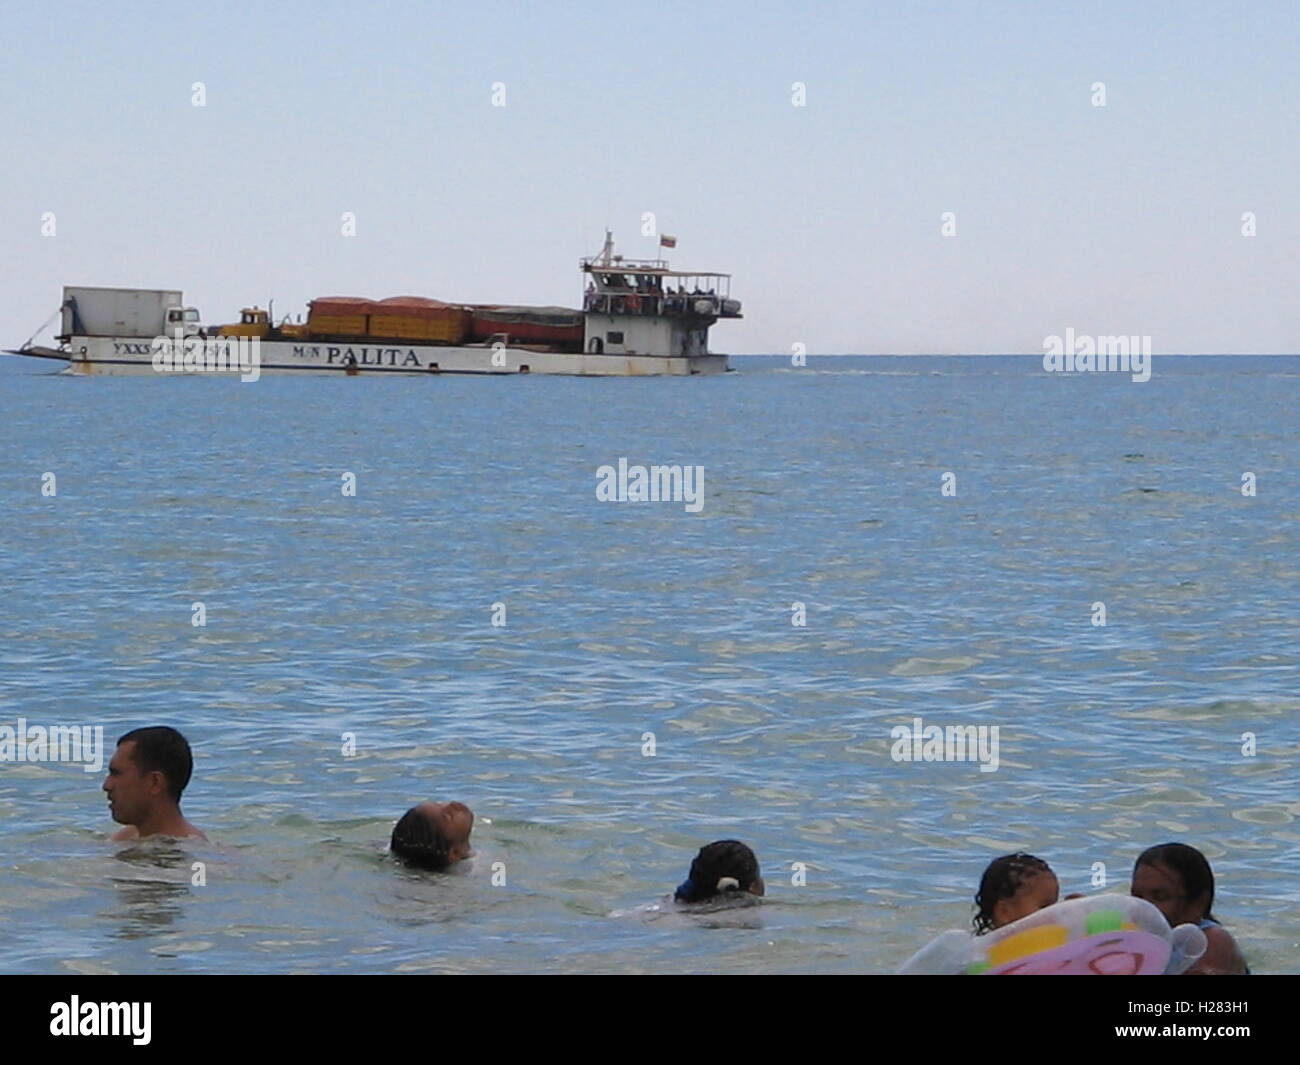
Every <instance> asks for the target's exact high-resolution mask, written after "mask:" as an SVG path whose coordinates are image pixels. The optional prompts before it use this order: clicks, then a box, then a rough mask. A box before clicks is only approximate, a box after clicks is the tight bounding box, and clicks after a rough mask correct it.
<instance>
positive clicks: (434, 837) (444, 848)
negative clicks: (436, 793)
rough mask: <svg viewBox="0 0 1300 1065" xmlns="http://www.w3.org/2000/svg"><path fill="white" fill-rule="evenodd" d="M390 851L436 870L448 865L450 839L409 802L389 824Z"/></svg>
mask: <svg viewBox="0 0 1300 1065" xmlns="http://www.w3.org/2000/svg"><path fill="white" fill-rule="evenodd" d="M389 847H390V848H391V849H392V852H393V853H394V854H395V855H397V857H399V858H401V859H402V861H404V862H406V863H407V864H408V865H413V866H415V867H416V868H418V869H429V870H431V871H433V872H435V873H440V872H442V871H443V870H444V869H446V868H447V867H448V866H449V865H451V841H450V840H449V839H447V837H446V836H444V835H443V834H442V829H441V828H440V827H439V826H438V825H437V824H435V823H434V821H433V819H432V818H430V817H429V816H428V815H427V814H426V813H425V812H424V811H423V810H421V809H420V808H419V807H418V806H412V807H411V808H410V809H409V810H407V811H406V813H404V814H402V819H401V820H400V821H398V822H397V824H395V825H394V826H393V838H392V839H391V840H390V841H389Z"/></svg>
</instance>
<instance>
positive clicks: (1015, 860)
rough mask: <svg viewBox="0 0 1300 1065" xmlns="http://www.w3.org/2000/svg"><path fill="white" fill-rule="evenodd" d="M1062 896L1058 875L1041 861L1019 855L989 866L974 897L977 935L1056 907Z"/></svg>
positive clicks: (998, 860) (994, 861) (973, 920)
mask: <svg viewBox="0 0 1300 1065" xmlns="http://www.w3.org/2000/svg"><path fill="white" fill-rule="evenodd" d="M1060 895H1061V885H1060V884H1059V883H1058V882H1057V879H1056V874H1055V873H1053V872H1052V869H1051V866H1049V865H1048V864H1047V863H1046V862H1045V861H1043V859H1042V858H1035V857H1034V856H1033V855H1032V854H1024V853H1021V852H1019V851H1018V852H1016V853H1015V854H1004V855H1003V856H1002V857H1001V858H994V859H993V861H991V862H989V864H988V868H987V869H985V870H984V875H983V876H982V877H980V887H979V891H977V892H976V893H975V916H974V918H973V919H972V922H971V923H972V924H974V926H975V934H976V935H977V936H982V935H983V934H984V933H985V932H992V931H993V930H994V929H995V928H1001V927H1002V926H1003V925H1008V924H1011V922H1012V921H1018V920H1020V918H1022V917H1028V916H1029V915H1030V914H1031V913H1036V912H1037V911H1038V910H1041V909H1045V908H1046V907H1048V906H1051V905H1053V904H1054V903H1055V902H1056V901H1057V900H1058V899H1059V898H1060Z"/></svg>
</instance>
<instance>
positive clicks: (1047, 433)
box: [0, 356, 1300, 973]
mask: <svg viewBox="0 0 1300 1065" xmlns="http://www.w3.org/2000/svg"><path fill="white" fill-rule="evenodd" d="M735 365H736V367H737V369H738V372H736V373H734V374H730V375H727V376H725V377H696V378H687V379H681V378H656V379H613V380H600V379H573V378H558V377H557V378H547V377H535V376H534V377H526V378H510V379H507V380H490V379H489V380H485V379H456V378H445V377H444V378H418V379H401V380H386V379H371V378H356V379H346V378H342V379H336V378H321V377H304V378H296V377H287V378H286V377H271V376H268V377H264V378H263V379H262V380H261V381H259V382H257V383H256V384H239V383H237V382H234V381H229V380H212V379H204V378H169V379H166V380H161V379H156V378H153V377H135V378H90V379H82V378H74V377H70V376H68V375H55V374H51V373H50V372H49V366H48V364H43V363H32V362H30V361H27V360H9V361H7V362H6V363H5V364H4V365H0V414H2V417H0V441H2V442H3V448H4V455H5V461H4V464H3V473H2V474H0V521H2V523H3V525H2V528H0V532H2V534H3V544H4V547H3V551H0V589H2V592H0V595H2V597H3V598H2V599H0V725H3V724H10V725H14V724H16V722H17V720H18V719H19V718H20V717H21V718H25V719H26V720H27V721H28V722H29V723H39V724H43V725H53V724H78V725H82V724H85V725H98V726H102V727H103V729H104V733H105V737H106V741H107V742H108V744H109V745H110V746H111V744H112V741H113V740H114V739H115V737H116V736H117V735H119V734H121V733H122V732H124V731H126V730H127V729H129V728H132V727H135V726H138V725H141V724H159V723H163V724H172V725H175V726H177V727H179V728H180V729H182V731H184V732H185V733H186V734H187V736H188V737H189V738H190V740H191V741H192V743H193V744H194V748H195V757H196V771H195V777H194V781H193V783H192V784H191V786H190V788H189V790H188V791H187V793H186V796H185V811H186V814H187V815H188V816H189V817H190V819H191V820H193V821H194V822H196V823H197V824H199V825H200V826H201V827H202V828H204V829H205V830H206V832H207V833H208V835H209V837H210V840H211V842H210V843H209V844H185V845H171V846H161V847H159V846H142V845H134V846H127V847H125V848H119V847H114V846H111V845H110V844H108V843H107V842H106V840H107V835H108V834H109V833H110V832H111V831H112V829H113V827H114V826H113V825H112V823H111V822H110V820H109V819H108V816H107V812H106V806H105V803H104V798H103V794H102V792H101V791H100V790H99V789H100V784H101V781H102V774H92V773H86V772H84V771H83V769H82V767H80V766H77V765H69V764H47V763H14V762H0V958H2V959H3V962H2V963H0V968H3V970H4V971H6V972H20V973H44V972H66V971H75V972H221V973H245V972H340V971H353V972H420V971H446V972H490V971H511V972H517V971H525V972H569V971H592V970H596V971H602V972H647V971H648V972H683V971H708V972H717V971H725V972H777V971H779V972H889V971H892V970H893V969H895V968H896V967H897V966H898V965H899V964H900V963H901V962H902V961H903V960H904V959H905V958H906V957H907V956H908V955H910V954H911V953H912V952H913V951H914V950H916V949H917V948H918V947H919V946H921V945H922V944H923V943H924V942H926V941H927V940H928V939H930V938H932V937H933V936H934V935H936V934H937V933H938V932H940V931H941V930H943V929H945V928H950V927H962V926H966V925H968V923H969V918H970V899H971V896H972V895H973V893H974V890H975V887H976V884H977V882H978V879H979V875H980V872H981V871H982V869H983V867H984V865H985V864H986V863H987V862H988V861H989V860H990V859H991V858H992V857H994V856H996V855H997V854H1000V853H1003V852H1006V851H1009V850H1015V849H1026V850H1030V851H1032V852H1033V853H1035V854H1038V855H1040V856H1042V857H1044V858H1046V859H1047V860H1048V861H1049V862H1050V863H1051V864H1052V865H1053V867H1054V868H1055V869H1056V871H1057V873H1058V875H1059V877H1060V880H1061V885H1062V891H1063V892H1066V891H1094V890H1098V887H1097V886H1096V881H1097V878H1098V877H1099V876H1100V874H1101V871H1102V867H1103V866H1104V873H1105V876H1106V878H1107V883H1108V885H1109V887H1110V888H1112V889H1117V890H1125V889H1126V888H1127V883H1128V874H1129V871H1130V867H1131V865H1132V861H1133V858H1134V856H1135V855H1136V854H1137V853H1138V852H1139V851H1140V850H1142V849H1143V848H1145V847H1146V846H1148V845H1150V844H1154V843H1159V842H1164V841H1166V840H1170V839H1179V840H1183V841H1186V842H1189V843H1192V844H1194V845H1195V846H1198V847H1200V848H1201V849H1202V850H1203V851H1205V853H1206V854H1207V855H1208V856H1209V858H1210V860H1211V862H1212V863H1213V866H1214V869H1215V872H1216V875H1217V877H1218V888H1219V891H1218V900H1217V904H1216V911H1217V912H1218V914H1219V916H1220V918H1221V919H1222V920H1223V922H1224V923H1225V925H1226V926H1227V927H1228V928H1229V929H1230V930H1231V931H1232V932H1233V933H1234V935H1235V936H1236V937H1237V939H1238V941H1239V943H1240V944H1241V946H1242V948H1243V950H1244V952H1245V954H1246V956H1247V958H1248V960H1249V961H1250V963H1251V966H1252V968H1253V969H1254V970H1255V971H1257V972H1294V971H1296V969H1297V957H1300V946H1298V944H1300V907H1298V906H1297V883H1298V879H1297V878H1298V875H1300V794H1297V787H1296V782H1297V776H1298V774H1297V765H1298V763H1300V726H1298V725H1297V711H1298V710H1300V691H1298V690H1297V683H1296V681H1297V669H1296V667H1297V662H1298V660H1300V652H1298V650H1297V648H1300V621H1298V619H1300V593H1298V592H1297V589H1298V588H1300V580H1298V579H1300V551H1298V550H1297V548H1298V547H1300V542H1298V540H1300V537H1298V534H1297V529H1298V528H1300V521H1298V519H1300V472H1298V471H1300V461H1298V460H1300V420H1297V417H1296V413H1295V412H1296V410H1297V409H1298V408H1300V402H1298V395H1297V393H1298V392H1300V358H1297V357H1294V356H1268V357H1197V358H1178V357H1164V358H1161V357H1159V356H1157V357H1156V358H1155V360H1154V368H1153V369H1154V372H1153V375H1152V378H1151V380H1150V381H1148V382H1146V383H1134V382H1132V381H1130V380H1129V378H1128V377H1127V376H1126V375H1119V374H1093V375H1060V374H1048V373H1045V372H1044V371H1043V369H1042V366H1041V361H1040V360H1039V359H1038V358H1035V357H1010V356H1009V357H924V358H922V357H890V358H886V357H879V358H877V357H870V358H868V357H863V358H813V359H810V360H809V365H808V366H807V367H804V368H795V367H792V366H790V364H789V361H788V360H782V359H775V358H772V359H767V358H740V359H736V360H735ZM621 457H625V458H626V459H627V461H628V462H629V463H634V464H635V463H640V464H645V465H650V464H655V463H659V464H664V463H681V464H688V465H699V466H702V467H703V468H704V471H705V479H704V499H705V502H704V507H703V510H702V511H701V512H700V513H698V514H696V513H690V512H688V511H687V510H686V508H685V507H684V506H683V505H682V504H681V503H610V502H601V501H599V500H598V499H597V497H596V492H595V488H596V483H597V469H598V467H600V466H602V465H604V464H617V462H618V460H619V459H620V458H621ZM1246 472H1250V473H1253V474H1254V475H1255V477H1256V483H1257V494H1256V495H1254V496H1253V497H1250V496H1244V495H1243V494H1242V491H1241V485H1242V477H1243V474H1244V473H1246ZM45 473H53V474H54V475H55V477H56V482H55V483H56V487H57V494H56V495H54V496H49V495H43V494H42V491H41V488H42V477H43V474H45ZM346 473H352V474H355V477H356V486H357V487H356V495H355V496H354V497H349V496H345V495H343V493H342V492H341V490H340V489H341V485H342V483H343V481H342V479H343V476H344V474H346ZM945 473H951V474H953V476H954V479H955V480H954V482H953V483H955V487H956V494H955V495H944V494H943V493H942V492H941V485H942V483H943V475H944V474H945ZM197 602H202V603H203V604H204V609H205V611H206V625H205V626H202V627H196V626H195V625H193V624H192V623H191V621H192V617H193V604H195V603H197ZM797 603H802V604H804V610H805V612H806V625H805V626H803V627H797V626H795V625H792V614H793V612H794V609H795V608H794V606H793V605H794V604H797ZM1095 603H1103V604H1104V605H1105V610H1106V624H1105V626H1097V625H1094V624H1093V618H1094V616H1095V610H1094V604H1095ZM494 604H503V605H504V609H505V624H504V625H503V626H494V625H493V624H492V621H493V613H494ZM498 615H499V611H498ZM918 717H919V718H921V719H923V721H924V722H925V723H926V724H939V725H951V724H955V725H977V726H978V725H986V726H998V728H999V732H1000V763H999V766H998V769H997V771H996V772H987V773H985V772H980V771H979V767H978V766H977V765H975V764H972V763H969V762H967V763H936V762H921V763H908V762H900V761H895V760H893V758H891V746H892V742H891V738H890V730H891V728H893V727H895V726H898V725H908V724H910V723H911V722H912V721H913V720H914V719H915V718H918ZM647 733H652V734H653V745H654V753H653V756H650V755H648V754H647V753H646V752H647V750H648V738H647V737H646V734H647ZM1247 733H1250V734H1252V735H1253V736H1254V743H1255V745H1256V747H1255V753H1254V754H1253V755H1252V754H1244V753H1243V745H1244V744H1245V743H1246V742H1247V741H1246V740H1244V739H1243V736H1244V735H1245V734H1247ZM345 734H350V735H351V736H352V738H353V742H354V743H355V753H353V754H346V753H344V748H345V746H346V745H347V743H348V740H347V738H346V736H345ZM452 798H455V799H460V800H462V801H464V802H467V803H468V804H470V805H471V806H472V807H473V809H474V810H475V813H476V815H477V817H478V821H477V823H476V827H475V833H474V835H475V844H476V847H477V850H478V857H477V858H476V859H475V861H474V863H473V865H472V868H470V869H468V870H463V871H462V872H460V873H458V874H456V875H446V876H437V875H430V874H418V873H412V872H409V871H405V870H402V869H399V868H397V867H396V866H395V865H394V864H393V863H392V862H391V861H390V860H389V859H388V857H387V856H386V854H385V847H386V842H387V838H388V833H389V831H390V830H391V827H392V824H393V822H394V821H395V819H396V818H397V817H398V816H399V815H400V814H401V812H402V811H403V810H404V809H406V808H407V807H408V806H409V805H411V804H413V803H415V802H417V801H419V800H422V799H452ZM732 836H734V837H738V838H740V839H743V840H746V841H747V842H749V843H750V844H751V845H752V846H753V847H754V848H755V850H756V851H757V853H758V856H759V859H760V861H761V863H762V867H763V873H764V876H765V878H766V880H767V884H768V895H767V898H766V899H765V900H764V903H763V905H762V906H761V907H760V908H759V911H758V912H760V913H761V926H760V927H752V926H751V922H746V923H745V924H744V926H743V927H704V926H698V925H694V924H691V923H690V922H680V921H655V920H646V919H644V916H638V915H637V907H640V906H642V905H643V904H646V903H651V902H654V901H656V900H657V899H659V898H661V897H662V896H663V895H664V894H665V893H667V892H668V891H670V890H671V889H672V886H673V885H675V884H676V883H678V882H679V881H680V880H681V879H683V877H684V875H685V872H686V869H687V867H688V865H689V863H690V859H691V857H692V856H693V854H694V852H695V850H696V849H697V848H698V847H699V846H700V845H702V844H703V843H705V842H707V841H709V840H711V839H716V838H721V837H732ZM195 862H200V863H202V867H203V871H204V874H205V875H204V878H203V879H205V881H206V882H205V883H195V880H196V879H198V878H197V877H196V873H195V867H194V863H195ZM494 874H495V875H494ZM613 911H620V912H619V915H617V916H610V914H611V913H612V912H613Z"/></svg>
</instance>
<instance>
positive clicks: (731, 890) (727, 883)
mask: <svg viewBox="0 0 1300 1065" xmlns="http://www.w3.org/2000/svg"><path fill="white" fill-rule="evenodd" d="M746 894H748V895H762V894H763V878H762V876H761V875H760V874H759V869H758V859H757V858H756V857H755V856H754V852H753V851H752V850H750V849H749V848H748V847H747V846H745V844H743V843H741V842H740V840H737V839H720V840H718V841H716V842H714V843H710V844H708V845H707V846H704V847H701V848H700V853H699V854H697V855H696V856H695V860H694V861H693V862H691V871H690V874H689V875H688V876H687V877H686V879H685V880H684V881H683V882H682V883H681V884H679V885H678V887H677V891H676V892H675V893H674V894H673V898H674V899H675V900H676V901H677V902H682V903H697V902H718V901H722V900H726V899H728V898H737V899H738V898H740V897H741V896H743V895H746Z"/></svg>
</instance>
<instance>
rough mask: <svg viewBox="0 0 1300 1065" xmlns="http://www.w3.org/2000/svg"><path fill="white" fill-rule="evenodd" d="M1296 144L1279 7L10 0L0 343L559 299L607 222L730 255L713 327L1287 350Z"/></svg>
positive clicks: (971, 340)
mask: <svg viewBox="0 0 1300 1065" xmlns="http://www.w3.org/2000/svg"><path fill="white" fill-rule="evenodd" d="M196 83H202V88H201V90H200V89H196ZM1097 83H1101V84H1102V85H1103V86H1104V106H1097V101H1098V99H1100V97H1099V95H1098V91H1097V89H1096V88H1095V87H1094V86H1096V84H1097ZM799 86H802V87H803V88H802V96H800V89H799ZM200 94H201V96H200ZM200 98H201V101H202V104H203V106H195V101H196V99H200ZM500 104H504V106H499V105H500ZM1298 133H1300V3H1296V2H1295V0H1290V2H1281V3H1267V2H1259V3H1254V2H1249V0H1245V2H1242V0H1238V2H1235V3H1207V2H1196V0H1187V2H1178V3H1162V2H1142V3H1136V4H1135V3H1132V2H1128V3H1107V2H1093V3H1051V2H1047V0H1039V2H1033V0H1029V2H1024V3H998V2H986V3H959V2H944V3H924V2H909V3H904V2H901V0H900V2H892V3H866V2H859V3H842V4H841V3H830V2H827V3H794V2H791V3H765V2H761V0H760V2H754V0H751V2H745V3H735V4H733V3H708V2H705V0H696V2H687V3H677V2H672V0H656V2H655V3H653V4H641V5H621V4H612V3H604V4H588V3H581V2H575V0H565V2H562V3H527V4H526V3H466V4H455V5H449V4H436V3H392V4H385V3H366V4H361V3H337V2H336V3H329V2H326V3H311V4H296V3H282V4H276V3H266V4H251V3H249V4H243V3H235V4H226V5H216V4H204V5H200V6H190V5H184V4H179V3H169V4H131V3H114V4H111V5H108V4H102V3H93V4H92V3H67V4H59V3H41V4H24V3H12V2H11V3H7V4H6V5H5V9H4V17H3V33H2V34H0V146H2V149H3V157H4V166H3V167H0V271H2V277H0V280H2V281H3V287H2V288H0V292H2V293H3V295H2V296H0V344H2V345H3V346H5V347H11V346H16V345H17V344H19V343H21V342H22V341H24V340H26V339H27V337H28V336H30V335H31V334H32V332H33V331H34V330H36V329H37V327H38V326H40V324H41V323H42V322H43V321H44V320H45V319H46V318H47V317H49V315H50V314H52V313H53V312H54V311H55V310H56V309H57V307H58V304H59V301H60V297H61V291H62V286H64V285H107V286H123V287H135V286H139V287H149V288H175V289H182V290H183V291H184V293H185V298H186V302H187V303H190V304H193V305H196V306H198V307H199V309H200V311H201V312H202V315H203V319H204V320H205V321H208V322H213V323H216V322H224V321H236V320H238V313H239V309H240V308H241V307H243V306H247V305H251V304H254V303H256V304H259V305H261V306H266V304H267V301H268V300H270V299H273V300H274V307H275V313H276V315H277V317H279V316H281V315H282V314H284V313H295V314H296V313H303V312H305V309H306V304H307V301H308V300H310V299H313V298H315V297H318V296H326V295H357V296H367V297H371V298H383V297H386V296H394V295H407V294H412V295H423V296H432V297H435V298H438V299H443V300H447V301H466V302H483V303H538V304H560V305H566V306H575V305H578V306H580V305H581V294H582V287H583V278H582V275H581V274H580V273H579V271H578V269H577V260H578V259H579V258H580V257H581V256H583V255H589V254H594V253H596V252H598V251H599V250H600V246H601V244H602V241H603V237H604V229H605V227H606V226H608V227H609V228H611V229H612V230H613V231H614V236H615V241H616V246H617V250H618V251H620V252H621V253H623V254H625V255H628V256H653V255H655V254H656V253H657V247H658V237H657V235H658V234H662V233H667V234H671V235H673V236H675V237H677V241H678V243H677V247H676V248H675V249H674V250H673V251H671V252H668V253H667V255H668V257H669V259H670V261H671V264H672V265H673V267H674V268H679V269H695V270H716V271H725V272H728V273H731V274H732V275H733V281H732V292H733V295H735V296H737V297H738V298H740V299H741V300H742V301H743V303H744V315H745V316H744V318H743V320H741V321H724V322H720V323H719V324H718V325H716V326H715V327H714V329H713V331H712V334H711V338H710V346H711V347H712V348H713V350H716V351H724V352H729V353H734V354H759V353H773V354H777V353H783V354H788V353H790V352H791V350H792V349H793V345H796V344H802V345H804V346H805V349H806V350H807V351H808V352H809V353H813V354H817V353H823V354H832V353H839V354H847V353H865V354H891V353H897V354H914V353H935V354H945V353H964V352H970V353H1003V352H1005V353H1014V352H1033V353H1038V354H1041V353H1042V352H1043V350H1044V342H1045V338H1046V337H1048V336H1052V335H1061V334H1063V333H1064V331H1065V330H1066V329H1067V328H1071V329H1074V330H1075V332H1076V333H1077V334H1089V335H1113V334H1123V335H1141V336H1150V337H1151V338H1152V339H1151V346H1152V350H1153V351H1154V352H1156V353H1174V352H1195V353H1280V352H1296V351H1297V350H1300V277H1298V274H1297V266H1298V264H1300V253H1298V251H1297V249H1300V206H1298V204H1297V198H1298V197H1300V181H1298V178H1300V135H1298ZM1247 212H1249V213H1250V215H1251V216H1252V217H1253V219H1254V235H1253V236H1247V235H1244V234H1243V226H1244V225H1245V223H1244V222H1243V216H1244V215H1246V214H1247ZM947 213H950V214H951V218H950V219H949V225H948V227H947V228H949V229H955V232H952V233H951V234H950V235H945V233H944V232H943V230H944V221H945V216H946V214H947ZM345 214H350V215H351V216H352V217H353V218H354V219H355V235H345V233H344V229H345ZM647 214H650V215H653V220H652V221H653V226H654V228H653V230H652V231H651V232H652V233H653V234H654V235H643V230H644V229H646V228H647V226H646V222H647ZM51 230H52V232H51ZM44 335H45V336H46V337H47V338H48V336H49V331H47V332H46V333H45V334H44Z"/></svg>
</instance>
